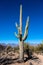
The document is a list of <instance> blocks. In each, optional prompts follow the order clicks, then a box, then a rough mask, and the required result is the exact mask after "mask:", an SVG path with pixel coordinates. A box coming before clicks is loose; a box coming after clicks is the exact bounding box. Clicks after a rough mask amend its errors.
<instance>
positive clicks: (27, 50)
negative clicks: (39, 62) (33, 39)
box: [24, 43, 32, 57]
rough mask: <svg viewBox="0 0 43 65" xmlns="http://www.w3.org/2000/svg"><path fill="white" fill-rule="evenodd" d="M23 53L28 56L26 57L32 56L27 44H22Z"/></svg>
mask: <svg viewBox="0 0 43 65" xmlns="http://www.w3.org/2000/svg"><path fill="white" fill-rule="evenodd" d="M24 53H26V54H27V55H28V57H31V55H32V51H31V49H30V45H29V44H27V43H24Z"/></svg>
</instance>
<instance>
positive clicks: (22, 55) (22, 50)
mask: <svg viewBox="0 0 43 65" xmlns="http://www.w3.org/2000/svg"><path fill="white" fill-rule="evenodd" d="M28 24H29V16H28V17H27V21H26V27H25V33H24V36H22V5H20V25H19V26H18V24H17V23H16V27H17V29H18V34H16V33H15V35H16V37H17V38H19V49H20V50H19V52H20V60H22V61H23V60H24V43H23V42H24V41H25V40H26V38H27V36H28Z"/></svg>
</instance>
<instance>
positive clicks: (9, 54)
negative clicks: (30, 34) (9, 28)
mask: <svg viewBox="0 0 43 65" xmlns="http://www.w3.org/2000/svg"><path fill="white" fill-rule="evenodd" d="M0 48H1V49H0V65H8V64H11V65H12V63H13V64H15V63H18V60H19V46H16V47H15V46H14V47H11V46H10V45H7V46H3V45H0ZM3 48H4V49H3ZM37 53H38V55H39V54H40V55H42V57H43V44H42V43H41V44H38V45H36V46H32V45H30V44H29V43H24V62H25V63H26V62H27V63H29V62H30V60H32V59H33V60H34V61H38V62H40V60H39V58H38V57H37ZM34 54H35V55H34ZM31 63H32V61H31ZM31 63H30V64H31Z"/></svg>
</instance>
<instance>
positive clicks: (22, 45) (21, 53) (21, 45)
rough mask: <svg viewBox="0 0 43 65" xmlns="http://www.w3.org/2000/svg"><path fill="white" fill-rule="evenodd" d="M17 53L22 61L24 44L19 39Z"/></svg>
mask: <svg viewBox="0 0 43 65" xmlns="http://www.w3.org/2000/svg"><path fill="white" fill-rule="evenodd" d="M19 53H20V56H19V57H20V60H21V61H24V44H23V41H20V43H19Z"/></svg>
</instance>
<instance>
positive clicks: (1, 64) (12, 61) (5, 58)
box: [0, 52, 43, 65]
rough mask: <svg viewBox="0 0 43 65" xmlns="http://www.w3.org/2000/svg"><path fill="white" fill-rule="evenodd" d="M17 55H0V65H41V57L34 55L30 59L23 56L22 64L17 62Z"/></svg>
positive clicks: (12, 53) (10, 53)
mask: <svg viewBox="0 0 43 65" xmlns="http://www.w3.org/2000/svg"><path fill="white" fill-rule="evenodd" d="M18 57H19V54H18V53H14V52H9V53H8V54H6V52H3V53H1V54H0V65H43V55H40V54H36V53H34V54H33V55H32V57H31V58H30V59H28V57H27V55H26V54H25V55H24V58H25V61H24V62H22V63H19V62H18Z"/></svg>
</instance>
